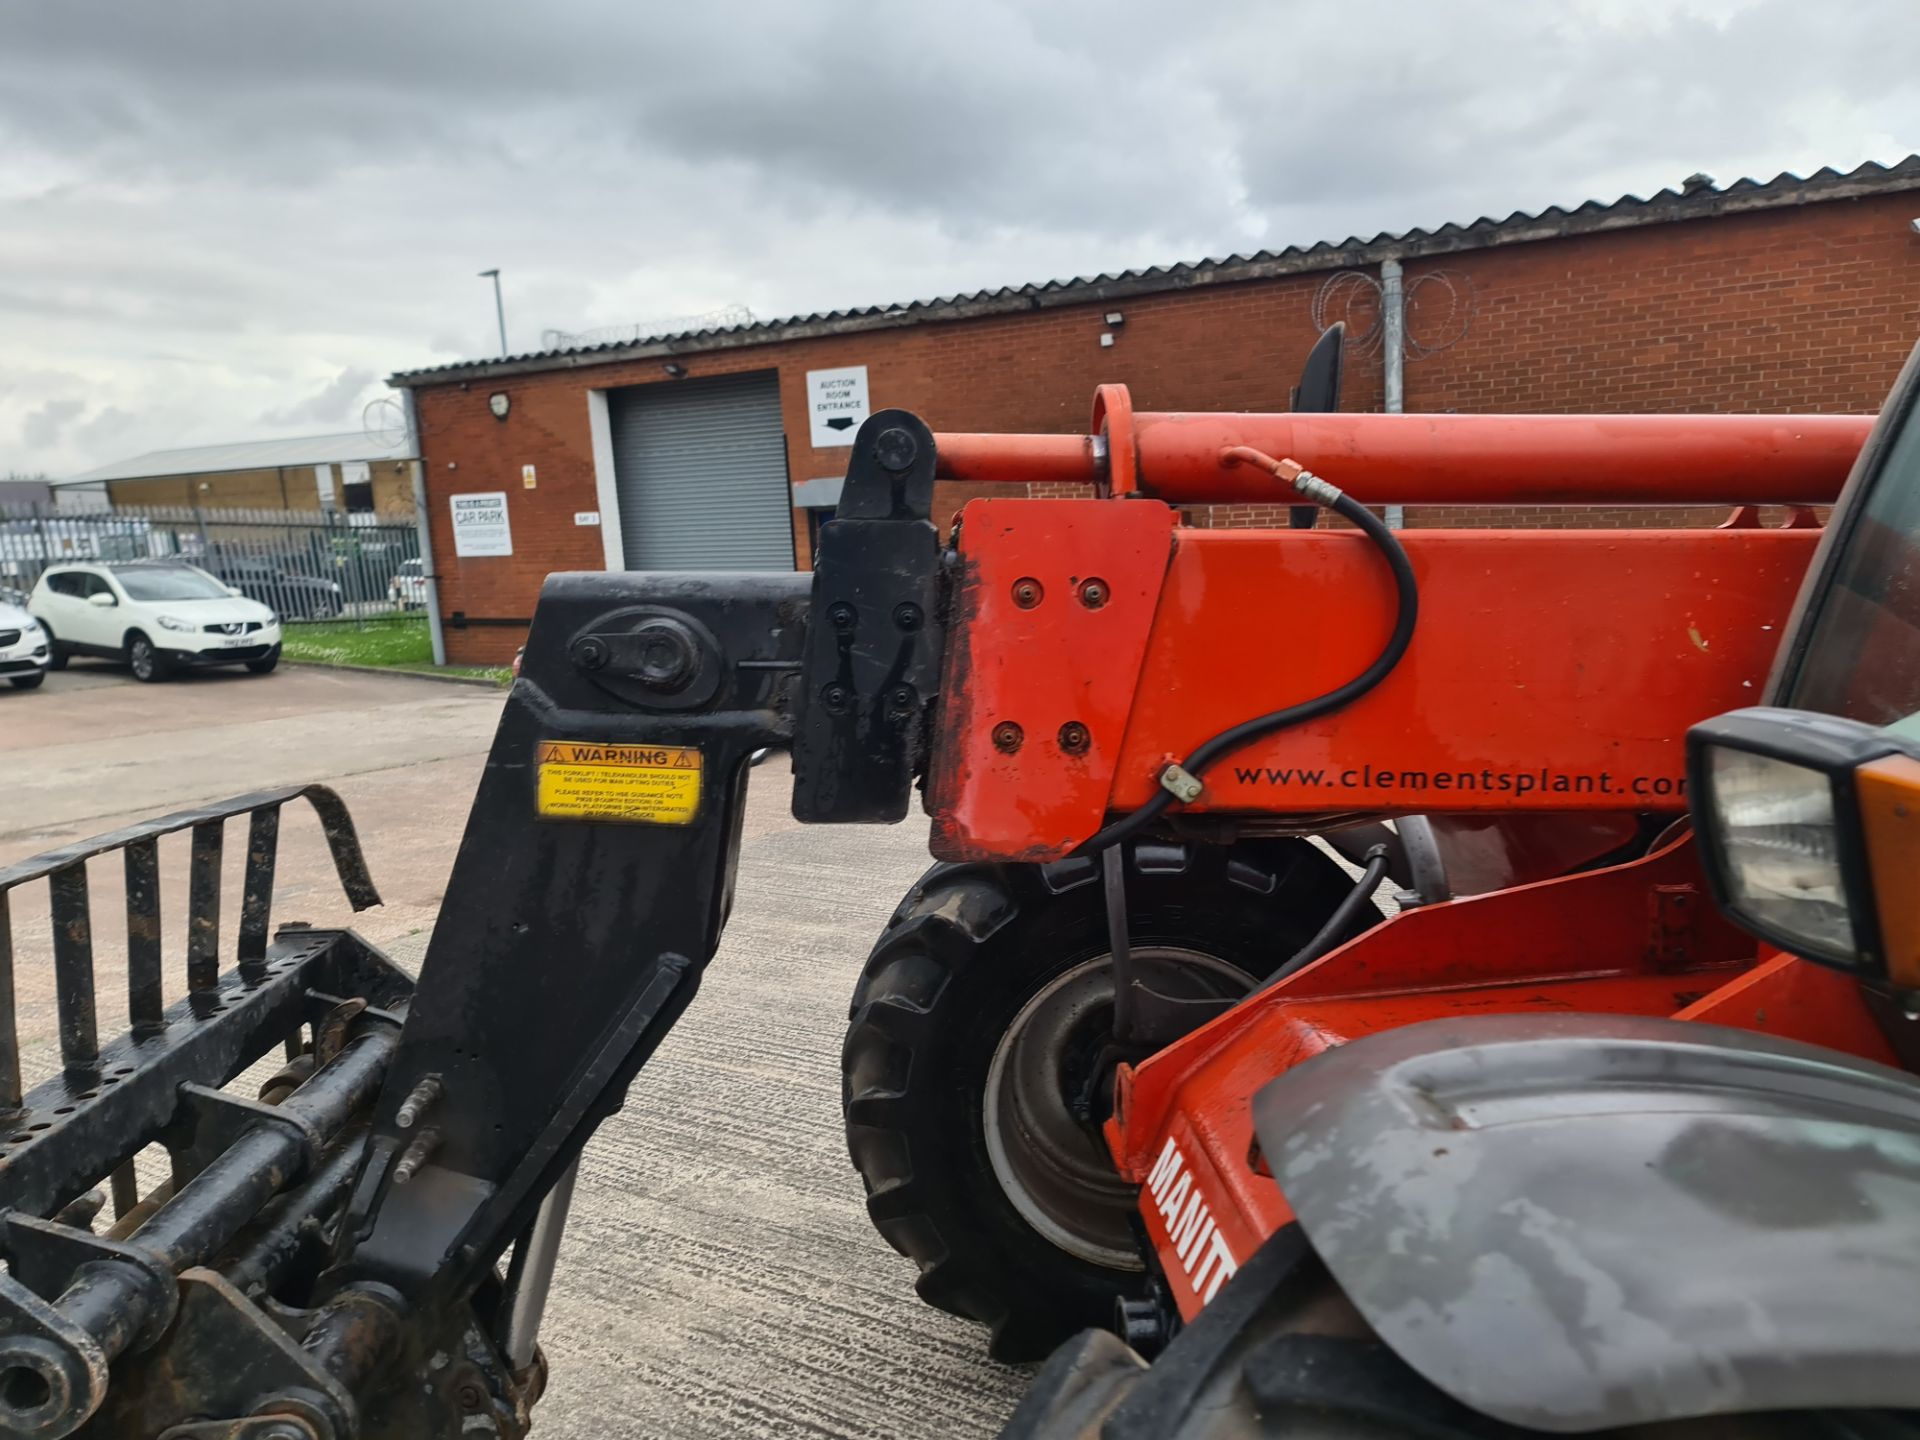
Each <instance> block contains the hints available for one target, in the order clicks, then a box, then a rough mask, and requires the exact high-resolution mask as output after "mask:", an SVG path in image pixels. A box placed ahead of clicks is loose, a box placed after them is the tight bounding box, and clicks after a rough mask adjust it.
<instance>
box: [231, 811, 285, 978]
mask: <svg viewBox="0 0 1920 1440" xmlns="http://www.w3.org/2000/svg"><path fill="white" fill-rule="evenodd" d="M279 845H280V807H279V806H278V805H274V806H270V807H268V808H266V809H261V810H256V811H254V812H253V815H252V817H251V818H250V819H249V820H248V822H247V879H246V889H245V891H244V892H243V893H242V895H241V899H240V974H241V976H242V977H244V978H245V979H246V980H247V981H249V982H250V983H255V982H258V981H259V979H260V977H261V976H262V975H263V974H264V973H265V972H266V968H267V919H268V916H269V915H270V914H271V912H272V910H273V862H274V857H275V854H276V852H277V851H278V849H279Z"/></svg>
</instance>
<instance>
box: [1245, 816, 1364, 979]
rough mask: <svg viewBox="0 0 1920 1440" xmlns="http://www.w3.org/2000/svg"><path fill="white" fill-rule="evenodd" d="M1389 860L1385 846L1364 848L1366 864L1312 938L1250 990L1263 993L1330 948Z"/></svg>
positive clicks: (1345, 927)
mask: <svg viewBox="0 0 1920 1440" xmlns="http://www.w3.org/2000/svg"><path fill="white" fill-rule="evenodd" d="M1389 863H1390V862H1389V859H1388V856H1387V847H1386V846H1384V845H1376V846H1374V847H1373V848H1372V849H1371V850H1369V851H1367V863H1366V865H1365V867H1364V868H1362V870H1361V871H1360V878H1359V879H1357V880H1355V881H1354V882H1353V889H1351V890H1349V891H1348V892H1347V893H1346V895H1345V896H1344V897H1343V898H1342V899H1341V901H1340V903H1339V904H1338V905H1336V906H1334V907H1333V914H1331V915H1329V916H1328V917H1327V923H1326V924H1324V925H1322V926H1321V927H1320V928H1319V929H1318V930H1316V931H1315V932H1314V935H1313V938H1312V939H1311V940H1309V941H1307V943H1306V944H1305V945H1302V946H1301V947H1300V948H1299V949H1298V950H1296V951H1295V952H1294V953H1293V957H1292V958H1291V959H1289V960H1288V961H1287V963H1286V964H1284V965H1282V966H1281V967H1280V968H1279V969H1278V970H1276V971H1274V972H1273V974H1271V975H1269V976H1268V977H1267V978H1266V979H1265V980H1263V981H1261V982H1260V985H1259V986H1258V987H1257V988H1256V989H1255V990H1254V991H1253V992H1252V993H1253V994H1255V995H1262V994H1265V993H1266V992H1267V991H1269V990H1271V989H1272V988H1273V987H1274V986H1276V985H1278V984H1279V983H1280V982H1281V981H1282V980H1284V979H1286V978H1287V977H1288V976H1289V975H1292V974H1294V973H1295V972H1297V971H1300V970H1304V969H1306V968H1307V966H1309V965H1311V964H1312V963H1313V962H1314V961H1316V960H1318V959H1319V958H1320V957H1321V956H1322V955H1324V954H1326V953H1327V952H1328V951H1329V950H1331V949H1333V947H1334V946H1335V945H1336V944H1338V943H1339V941H1340V937H1341V936H1342V935H1344V934H1346V932H1347V929H1348V927H1349V926H1351V925H1352V924H1353V917H1354V916H1356V915H1358V914H1359V913H1360V911H1361V909H1362V908H1363V907H1365V906H1366V905H1368V904H1370V903H1372V900H1373V892H1374V891H1376V890H1378V889H1379V888H1380V882H1381V881H1382V880H1384V879H1386V878H1387V866H1388V864H1389Z"/></svg>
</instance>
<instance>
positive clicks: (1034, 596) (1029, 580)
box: [1013, 575, 1047, 610]
mask: <svg viewBox="0 0 1920 1440" xmlns="http://www.w3.org/2000/svg"><path fill="white" fill-rule="evenodd" d="M1046 593H1047V592H1046V591H1045V590H1044V589H1042V588H1041V586H1040V582H1039V581H1038V580H1036V579H1034V578H1033V577H1032V576H1031V575H1023V576H1021V577H1020V578H1019V579H1018V580H1016V581H1014V582H1013V603H1014V604H1016V605H1018V606H1019V607H1020V608H1021V609H1022V610H1031V609H1033V607H1034V606H1036V605H1038V604H1039V603H1040V597H1041V596H1042V595H1044V594H1046Z"/></svg>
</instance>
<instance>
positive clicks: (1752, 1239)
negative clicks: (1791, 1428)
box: [1253, 1014, 1920, 1432]
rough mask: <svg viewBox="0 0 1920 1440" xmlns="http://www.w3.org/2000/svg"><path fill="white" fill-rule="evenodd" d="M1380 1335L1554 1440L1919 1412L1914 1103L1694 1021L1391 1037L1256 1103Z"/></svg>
mask: <svg viewBox="0 0 1920 1440" xmlns="http://www.w3.org/2000/svg"><path fill="white" fill-rule="evenodd" d="M1253 1105H1254V1121H1255V1126H1256V1129H1257V1133H1258V1135H1259V1137H1260V1143H1261V1148H1262V1152H1263V1153H1264V1154H1265V1155H1266V1156H1267V1157H1268V1161H1269V1163H1270V1164H1271V1166H1272V1169H1273V1175H1274V1179H1275V1180H1276V1181H1277V1182H1278V1184H1279V1185H1280V1187H1281V1188H1282V1190H1284V1192H1285V1193H1286V1196H1287V1199H1288V1201H1289V1202H1290V1203H1291V1205H1292V1206H1293V1209H1294V1212H1295V1214H1296V1215H1297V1216H1298V1218H1299V1224H1300V1229H1301V1230H1302V1231H1303V1232H1304V1233H1305V1236H1306V1238H1307V1240H1308V1241H1309V1242H1310V1243H1311V1244H1312V1247H1313V1249H1314V1250H1315V1251H1316V1252H1317V1254H1318V1255H1319V1257H1320V1259H1321V1260H1322V1261H1323V1262H1324V1263H1325V1265H1326V1267H1327V1269H1328V1270H1329V1271H1330V1272H1331V1273H1332V1275H1333V1278H1334V1279H1335V1280H1336V1281H1337V1282H1338V1283H1339V1285H1340V1287H1341V1289H1342V1290H1343V1291H1344V1292H1345V1294H1346V1296H1347V1298H1348V1299H1349V1300H1350V1301H1351V1302H1352V1304H1353V1305H1354V1306H1355V1307H1356V1308H1357V1309H1358V1310H1359V1312H1360V1314H1361V1315H1362V1316H1364V1317H1365V1319H1366V1321H1367V1322H1368V1324H1369V1325H1370V1326H1371V1327H1372V1329H1373V1331H1374V1332H1375V1333H1376V1334H1377V1335H1378V1336H1379V1337H1380V1338H1381V1339H1382V1340H1384V1341H1385V1342H1386V1343H1387V1344H1388V1345H1389V1346H1390V1347H1391V1348H1392V1349H1393V1351H1394V1352H1395V1353H1396V1354H1397V1355H1398V1356H1399V1357H1400V1359H1402V1360H1404V1361H1405V1362H1406V1363H1407V1364H1408V1365H1410V1366H1411V1367H1412V1368H1413V1369H1414V1370H1415V1371H1417V1372H1418V1373H1419V1374H1420V1375H1422V1376H1424V1377H1425V1378H1426V1379H1427V1380H1428V1381H1430V1382H1432V1383H1433V1384H1434V1385H1435V1386H1437V1387H1439V1388H1440V1389H1441V1390H1443V1391H1445V1392H1446V1393H1447V1394H1448V1395H1450V1396H1452V1397H1453V1398H1454V1399H1456V1400H1458V1401H1461V1402H1463V1403H1464V1404H1466V1405H1468V1406H1470V1407H1472V1409H1473V1410H1474V1411H1475V1412H1477V1413H1479V1414H1482V1415H1488V1416H1492V1417H1494V1418H1496V1419H1498V1420H1501V1421H1505V1422H1507V1423H1509V1424H1512V1425H1518V1426H1525V1427H1528V1428H1531V1429H1538V1430H1547V1431H1555V1432H1562V1431H1593V1430H1608V1431H1611V1430H1612V1429H1613V1427H1616V1426H1631V1425H1641V1424H1654V1423H1656V1422H1661V1421H1670V1420H1680V1419H1685V1418H1687V1417H1689V1416H1697V1415H1710V1414H1718V1415H1725V1414H1728V1413H1737V1412H1750V1411H1803V1410H1816V1409H1820V1408H1822V1407H1836V1408H1838V1407H1847V1408H1856V1407H1857V1408H1872V1407H1886V1408H1889V1409H1914V1408H1920V1373H1916V1371H1915V1369H1914V1365H1913V1336H1914V1334H1915V1333H1916V1332H1920V1284H1916V1280H1920V1081H1916V1080H1915V1078H1914V1077H1913V1076H1912V1075H1910V1074H1908V1073H1906V1072H1904V1071H1901V1070H1896V1069H1893V1068H1892V1067H1891V1066H1886V1065H1879V1064H1875V1063H1873V1062H1872V1061H1867V1060H1860V1059H1856V1058H1854V1057H1852V1056H1848V1055H1843V1054H1840V1053H1838V1052H1836V1051H1833V1050H1829V1049H1825V1048H1819V1047H1815V1046H1812V1045H1805V1044H1801V1043H1799V1042H1797V1041H1791V1040H1784V1039H1779V1038H1777V1037H1775V1036H1771V1035H1765V1034H1759V1033H1756V1032H1754V1031H1751V1030H1734V1029H1729V1028H1726V1027H1724V1026H1719V1025H1704V1024H1699V1023H1697V1022H1691V1021H1679V1020H1666V1019H1654V1018H1649V1017H1643V1016H1632V1015H1590V1014H1589V1015H1579V1014H1576V1015H1563V1016H1543V1015H1530V1016H1529V1015H1490V1016H1480V1017H1474V1018H1466V1019H1450V1020H1432V1021H1427V1022H1425V1023H1423V1024H1418V1025H1409V1026H1407V1027H1405V1028H1403V1029H1398V1030H1387V1031H1383V1032H1381V1033H1379V1034H1376V1035H1372V1036H1368V1037H1366V1038H1364V1039H1360V1040H1356V1041H1354V1042H1353V1043H1352V1044H1350V1045H1346V1046H1343V1047H1341V1048H1340V1049H1337V1050H1331V1051H1328V1052H1327V1053H1326V1054H1324V1055H1321V1056H1319V1057H1318V1058H1316V1059H1313V1060H1311V1061H1309V1062H1307V1063H1306V1064H1304V1065H1300V1066H1298V1067H1296V1068H1294V1069H1292V1070H1290V1071H1288V1072H1287V1073H1285V1074H1284V1075H1282V1076H1280V1077H1279V1078H1278V1079H1276V1080H1274V1081H1272V1082H1271V1083H1270V1084H1268V1085H1267V1086H1266V1087H1265V1088H1264V1089H1262V1090H1261V1091H1260V1092H1259V1094H1258V1095H1257V1096H1256V1097H1255V1099H1254V1102H1253Z"/></svg>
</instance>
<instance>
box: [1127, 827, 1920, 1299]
mask: <svg viewBox="0 0 1920 1440" xmlns="http://www.w3.org/2000/svg"><path fill="white" fill-rule="evenodd" d="M1755 952H1756V947H1755V942H1754V941H1753V940H1752V939H1751V938H1750V937H1748V936H1746V935H1744V934H1742V933H1741V932H1739V931H1737V930H1735V929H1733V928H1732V927H1731V926H1730V925H1729V924H1727V922H1726V921H1724V920H1723V919H1721V918H1720V916H1719V914H1718V912H1717V911H1716V910H1715V909H1714V908H1713V905H1712V903H1711V901H1710V900H1709V899H1708V898H1707V896H1706V891H1705V887H1704V885H1703V884H1702V881H1701V877H1700V874H1699V867H1698V864H1697V862H1696V860H1695V856H1694V850H1693V842H1692V840H1691V838H1690V837H1683V838H1682V839H1680V840H1678V841H1676V842H1674V843H1672V844H1669V845H1667V846H1665V847H1664V848H1662V849H1661V850H1659V851H1657V852H1655V853H1654V854H1652V855H1650V856H1647V857H1646V858H1644V859H1641V860H1636V861H1634V862H1632V863H1630V864H1626V865H1620V866H1614V867H1612V868H1609V869H1605V870H1597V871H1592V872H1589V873H1587V874H1582V875H1572V876H1566V877H1562V878H1560V879H1556V880H1547V881H1542V882H1540V883H1538V884H1533V885H1525V886H1520V887H1518V888H1516V889H1512V890H1504V891H1500V892H1498V893H1496V894H1492V895H1485V896H1477V897H1474V898H1471V899H1466V900H1456V901H1454V902H1452V903H1450V904H1445V905H1436V906H1432V907H1428V908H1425V909H1417V910H1409V911H1403V912H1402V913H1401V914H1399V915H1397V916H1395V917H1393V918H1392V919H1390V920H1387V921H1385V922H1383V923H1382V924H1381V925H1379V926H1378V927H1376V928H1375V929H1373V930H1370V931H1368V932H1367V933H1366V934H1365V935H1362V936H1361V937H1360V938H1358V939H1356V940H1354V941H1352V942H1351V943H1349V944H1347V945H1345V946H1343V947H1342V948H1341V949H1339V950H1336V951H1334V952H1333V953H1332V954H1330V955H1328V956H1327V957H1325V958H1324V959H1322V960H1320V961H1319V962H1318V963H1316V964H1314V965H1311V966H1309V967H1308V968H1307V969H1305V970H1303V971H1301V972H1300V973H1299V974H1298V975H1295V976H1293V977H1292V978H1290V979H1289V980H1287V981H1285V982H1284V983H1282V984H1281V985H1279V986H1278V987H1276V988H1275V989H1274V990H1273V991H1272V992H1270V993H1269V994H1267V995H1265V996H1262V997H1260V998H1259V999H1258V1000H1256V1001H1254V1002H1252V1003H1249V1004H1247V1005H1243V1006H1241V1007H1240V1008H1238V1009H1236V1010H1233V1011H1230V1012H1228V1013H1227V1014H1225V1015H1223V1016H1221V1017H1220V1018H1219V1019H1217V1020H1215V1021H1214V1022H1213V1023H1212V1024H1210V1025H1207V1026H1205V1027H1203V1028H1202V1029H1200V1030H1197V1031H1195V1032H1194V1033H1193V1034H1191V1035H1189V1036H1187V1037H1186V1038H1185V1039H1183V1040H1180V1041H1178V1042H1176V1043H1175V1044H1173V1045H1171V1046H1169V1047H1168V1048H1167V1049H1165V1050H1163V1051H1161V1052H1160V1053H1159V1054H1157V1055H1155V1056H1153V1057H1152V1058H1151V1059H1149V1060H1147V1061H1145V1062H1143V1063H1142V1064H1141V1065H1139V1066H1138V1067H1137V1068H1134V1069H1131V1070H1129V1069H1127V1068H1125V1067H1122V1069H1121V1071H1120V1077H1119V1082H1118V1089H1117V1094H1116V1104H1115V1111H1114V1116H1113V1119H1112V1120H1111V1121H1109V1122H1108V1125H1107V1138H1108V1142H1109V1144H1110V1146H1111V1147H1112V1150H1113V1154H1114V1159H1115V1162H1116V1164H1117V1166H1118V1168H1119V1170H1120V1173H1121V1174H1122V1175H1124V1176H1125V1177H1126V1178H1127V1179H1128V1180H1130V1181H1133V1182H1135V1183H1137V1184H1140V1185H1141V1186H1142V1187H1143V1188H1142V1192H1141V1206H1140V1208H1141V1213H1142V1215H1143V1216H1144V1217H1145V1220H1146V1225H1147V1230H1148V1233H1149V1235H1150V1237H1151V1238H1152V1241H1153V1243H1154V1246H1155V1248H1156V1250H1157V1251H1158V1252H1159V1256H1160V1260H1161V1263H1162V1266H1163V1268H1164V1269H1165V1271H1166V1273H1167V1277H1168V1281H1169V1284H1170V1285H1171V1286H1172V1289H1173V1292H1174V1296H1175V1299H1176V1300H1177V1301H1178V1303H1179V1305H1180V1308H1181V1312H1182V1314H1184V1315H1186V1316H1187V1317H1189V1318H1191V1316H1192V1315H1193V1314H1194V1313H1196V1312H1197V1311H1198V1310H1199V1309H1200V1308H1201V1306H1202V1305H1203V1304H1204V1303H1205V1301H1206V1300H1207V1299H1208V1298H1210V1296H1209V1293H1208V1292H1209V1291H1210V1290H1212V1289H1213V1288H1215V1279H1216V1276H1219V1275H1221V1274H1222V1273H1225V1274H1230V1273H1232V1270H1233V1269H1234V1268H1235V1267H1236V1266H1237V1265H1238V1264H1239V1263H1241V1262H1244V1261H1245V1260H1246V1258H1247V1257H1248V1256H1249V1255H1250V1254H1251V1253H1252V1252H1253V1250H1254V1249H1255V1248H1256V1247H1257V1246H1258V1245H1259V1243H1260V1242H1261V1241H1262V1240H1264V1239H1265V1238H1266V1237H1267V1236H1268V1235H1271V1234H1272V1233H1273V1232H1274V1231H1275V1230H1277V1229H1278V1228H1280V1227H1281V1226H1282V1225H1285V1224H1287V1223H1288V1222H1289V1221H1290V1220H1291V1219H1292V1213H1291V1212H1290V1211H1289V1210H1288V1208H1287V1204H1286V1200H1285V1198H1284V1197H1283V1196H1282V1195H1281V1193H1280V1189H1279V1187H1278V1186H1277V1185H1276V1184H1275V1183H1274V1181H1273V1179H1272V1178H1271V1176H1270V1175H1269V1174H1268V1173H1267V1172H1266V1169H1265V1165H1264V1163H1263V1162H1262V1161H1261V1159H1260V1157H1259V1156H1258V1154H1257V1153H1256V1151H1255V1147H1254V1133H1253V1116H1252V1104H1253V1097H1254V1095H1255V1094H1257V1093H1258V1091H1259V1090H1260V1088H1261V1087H1262V1086H1263V1085H1265V1084H1266V1082H1267V1081H1269V1080H1271V1079H1272V1078H1273V1077H1274V1076H1275V1075H1278V1074H1279V1073H1281V1072H1282V1071H1283V1070H1286V1069H1289V1068H1291V1067H1292V1066H1294V1065H1298V1064H1300V1063H1302V1062H1304V1061H1306V1060H1310V1059H1312V1058H1313V1057H1314V1056H1316V1055H1318V1054H1320V1053H1321V1052H1322V1051H1324V1050H1328V1049H1331V1048H1333V1047H1334V1046H1336V1045H1343V1044H1345V1043H1347V1042H1348V1041H1349V1040H1353V1039H1356V1038H1358V1037H1360V1036H1363V1035H1368V1034H1372V1033H1374V1032H1375V1031H1379V1030H1386V1029H1391V1028H1393V1027H1396V1026H1400V1025H1409V1024H1413V1023H1416V1022H1418V1021H1422V1020H1431V1019H1436V1018H1440V1017H1444V1016H1450V1015H1471V1014H1512V1013H1515V1012H1524V1011H1529V1010H1553V1011H1585V1012H1600V1013H1611V1014H1634V1015H1663V1016H1675V1017H1676V1018H1680V1019H1688V1020H1701V1021H1709V1022H1712V1023H1715V1024H1722V1025H1733V1026H1738V1027H1743V1028H1749V1029H1759V1030H1764V1031H1766V1032H1767V1033H1770V1034H1775V1035H1784V1036H1789V1037H1791V1038H1795V1039H1800V1040H1805V1041H1807V1042H1809V1043H1811V1044H1817V1045H1825V1046H1829V1047H1831V1048H1833V1049H1836V1050H1840V1051H1843V1052H1845V1053H1847V1054H1851V1055H1858V1056H1862V1057H1864V1058H1866V1059H1871V1060H1878V1061H1881V1062H1882V1063H1887V1064H1894V1063H1897V1062H1896V1061H1895V1059H1894V1057H1893V1055H1892V1053H1891V1052H1890V1050H1889V1049H1888V1047H1887V1044H1886V1041H1885V1039H1884V1038H1883V1036H1882V1034H1881V1032H1880V1030H1879V1028H1878V1026H1877V1025H1876V1024H1875V1023H1874V1021H1873V1019H1872V1017H1871V1015H1869V1014H1868V1012H1867V1009H1866V1006H1865V1002H1864V1000H1863V999H1862V997H1861V993H1860V990H1859V987H1858V985H1857V984H1855V983H1854V982H1853V981H1852V980H1851V979H1849V978H1848V977H1846V976H1844V975H1841V974H1839V973H1837V972H1834V971H1829V970H1823V969H1821V968H1819V967H1817V966H1814V965H1809V964H1807V963H1806V962H1804V961H1801V960H1797V959H1793V958H1792V957H1788V956H1772V957H1769V958H1763V959H1760V960H1759V961H1758V963H1756V958H1755ZM1170 1146H1171V1147H1172V1148H1173V1153H1174V1156H1175V1159H1174V1161H1173V1162H1171V1163H1170V1162H1169V1158H1168V1156H1169V1147H1170ZM1156 1171H1157V1172H1158V1176H1157V1177H1156ZM1182 1174H1184V1175H1186V1176H1188V1177H1189V1182H1188V1184H1187V1185H1186V1186H1185V1187H1182V1186H1181V1185H1180V1183H1179V1176H1180V1175H1182ZM1175 1191H1177V1192H1178V1193H1177V1194H1175V1193H1174V1192H1175ZM1196 1197H1197V1198H1196ZM1216 1237H1217V1240H1216Z"/></svg>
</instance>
